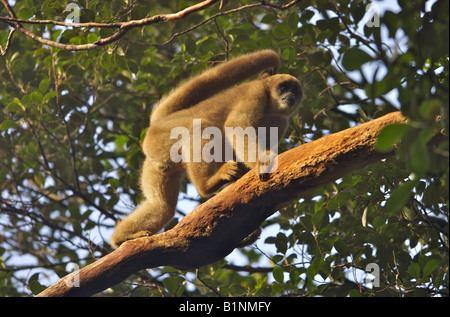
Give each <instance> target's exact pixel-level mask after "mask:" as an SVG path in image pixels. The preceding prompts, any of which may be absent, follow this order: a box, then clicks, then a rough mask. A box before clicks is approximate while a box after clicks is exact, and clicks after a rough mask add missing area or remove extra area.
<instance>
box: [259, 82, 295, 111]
mask: <svg viewBox="0 0 450 317" xmlns="http://www.w3.org/2000/svg"><path fill="white" fill-rule="evenodd" d="M263 81H264V84H265V86H266V89H267V91H268V92H269V103H270V105H269V107H270V112H271V113H279V114H282V115H286V116H289V115H291V114H292V113H293V112H294V111H295V110H297V109H298V107H299V106H300V103H301V101H302V98H303V90H302V86H301V85H300V81H299V80H298V79H297V78H295V77H293V76H291V75H286V74H279V75H273V76H270V77H266V78H264V79H263Z"/></svg>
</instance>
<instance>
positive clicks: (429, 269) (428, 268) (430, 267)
mask: <svg viewBox="0 0 450 317" xmlns="http://www.w3.org/2000/svg"><path fill="white" fill-rule="evenodd" d="M438 266H439V261H437V260H434V259H432V260H430V261H428V262H427V264H425V267H424V268H423V277H427V276H428V275H431V273H433V271H434V270H436V269H437V267H438Z"/></svg>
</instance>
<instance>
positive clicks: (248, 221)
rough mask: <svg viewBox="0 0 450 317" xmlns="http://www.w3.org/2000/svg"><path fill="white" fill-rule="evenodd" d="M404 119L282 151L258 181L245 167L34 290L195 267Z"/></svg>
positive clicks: (366, 160) (73, 292)
mask: <svg viewBox="0 0 450 317" xmlns="http://www.w3.org/2000/svg"><path fill="white" fill-rule="evenodd" d="M405 121H406V118H405V117H403V116H402V114H401V113H400V112H393V113H390V114H388V115H385V116H383V117H381V118H378V119H375V120H372V121H370V122H367V123H364V124H361V125H359V126H356V127H353V128H349V129H346V130H344V131H341V132H338V133H334V134H331V135H328V136H325V137H322V138H320V139H318V140H315V141H313V142H310V143H307V144H303V145H301V146H298V147H296V148H294V149H292V150H289V151H287V152H285V153H282V154H280V155H279V156H278V169H277V170H276V171H275V172H274V173H272V174H271V176H270V178H269V179H268V180H267V181H260V180H259V177H258V175H257V173H256V171H255V170H252V171H250V172H248V173H247V174H246V175H244V176H243V177H242V178H240V179H239V180H237V181H236V182H235V183H233V184H231V185H229V186H228V187H226V188H225V189H224V190H222V191H221V192H220V193H218V194H217V195H216V196H214V197H212V198H211V199H209V200H208V201H206V202H205V203H203V204H202V205H200V206H198V207H197V208H196V209H195V210H193V211H192V212H191V213H189V214H188V215H187V216H186V217H184V218H183V220H182V221H180V223H178V224H177V225H176V226H175V227H174V228H173V229H171V230H168V231H166V232H163V233H161V234H158V235H154V236H150V237H145V238H140V239H136V240H131V241H127V242H125V243H124V244H122V245H121V246H120V247H119V248H118V249H117V250H115V251H114V252H112V253H110V254H108V255H106V256H104V257H103V258H101V259H99V260H98V261H96V262H94V263H92V264H90V265H88V266H86V267H84V268H82V269H80V270H79V271H76V272H74V273H71V274H69V275H67V276H66V277H64V278H62V279H61V280H59V281H58V282H56V283H55V284H54V285H52V286H50V287H49V288H47V289H46V290H45V291H43V292H42V293H40V294H39V295H38V296H89V295H92V294H95V293H97V292H100V291H102V290H104V289H106V288H107V287H110V286H113V285H115V284H117V283H119V282H120V281H122V280H124V279H125V278H127V277H128V276H129V275H131V274H132V273H135V272H137V271H139V270H142V269H145V268H152V267H157V266H164V265H169V266H173V267H176V268H185V269H186V268H196V267H200V266H203V265H207V264H210V263H213V262H215V261H217V260H219V259H222V258H224V257H225V256H227V255H228V254H229V253H230V252H231V251H233V249H234V248H235V247H236V245H238V243H239V242H240V241H241V240H242V239H243V238H245V237H246V236H247V235H248V234H249V233H251V232H252V231H253V230H255V229H256V228H258V227H259V226H260V225H261V223H262V222H263V221H264V220H265V219H266V218H267V217H269V216H270V215H272V214H273V213H274V212H276V211H277V210H278V209H279V208H280V207H282V206H284V205H286V204H288V203H289V202H291V201H292V200H294V199H298V198H299V197H301V196H302V195H304V194H305V193H307V192H309V191H311V190H313V189H315V188H317V187H320V186H322V185H325V184H327V183H330V182H332V181H334V180H336V179H337V178H340V177H342V176H344V175H345V174H347V173H349V172H350V171H353V170H357V169H360V168H362V167H364V166H366V165H368V164H371V163H373V162H376V161H378V160H380V159H382V158H385V157H387V156H389V155H391V154H392V153H379V152H376V151H375V149H374V145H375V142H376V139H377V135H378V133H379V132H380V131H381V130H382V129H383V128H384V127H385V126H387V125H390V124H393V123H403V122H405ZM75 276H77V277H78V278H79V281H80V285H79V287H69V286H68V284H67V282H70V281H72V279H73V278H74V277H75ZM69 285H70V283H69Z"/></svg>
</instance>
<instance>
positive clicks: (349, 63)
mask: <svg viewBox="0 0 450 317" xmlns="http://www.w3.org/2000/svg"><path fill="white" fill-rule="evenodd" d="M371 60H372V57H371V56H370V55H369V54H367V53H366V52H364V51H362V50H360V49H359V48H357V47H352V48H351V49H349V50H348V51H346V52H345V53H344V57H343V59H342V65H343V66H344V67H345V68H346V69H347V70H350V71H351V70H357V69H360V68H361V66H362V65H363V64H364V63H367V62H369V61H371Z"/></svg>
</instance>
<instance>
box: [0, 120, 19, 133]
mask: <svg viewBox="0 0 450 317" xmlns="http://www.w3.org/2000/svg"><path fill="white" fill-rule="evenodd" d="M12 128H17V123H16V122H15V121H13V120H5V121H3V122H2V123H0V131H6V130H8V129H12Z"/></svg>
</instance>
